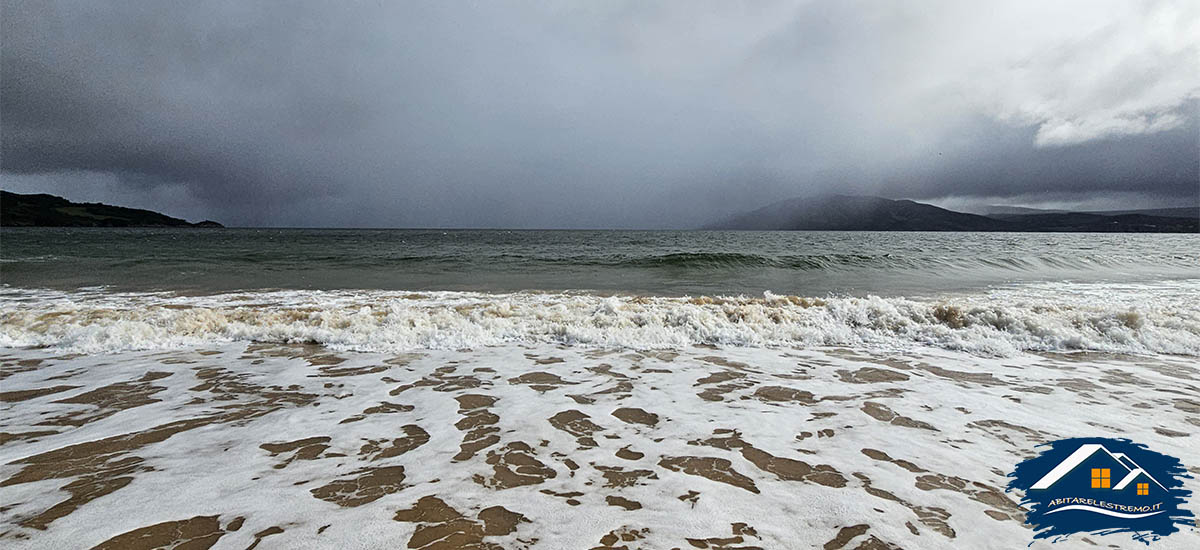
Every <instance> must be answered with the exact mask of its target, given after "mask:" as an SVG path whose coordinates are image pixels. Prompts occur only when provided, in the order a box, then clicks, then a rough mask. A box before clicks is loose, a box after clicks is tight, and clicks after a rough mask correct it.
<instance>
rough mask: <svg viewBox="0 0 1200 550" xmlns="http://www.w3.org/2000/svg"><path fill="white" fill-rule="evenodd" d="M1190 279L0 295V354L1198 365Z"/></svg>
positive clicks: (1199, 311) (1197, 286)
mask: <svg viewBox="0 0 1200 550" xmlns="http://www.w3.org/2000/svg"><path fill="white" fill-rule="evenodd" d="M1196 296H1200V280H1184V281H1168V282H1162V283H1155V284H1154V285H1138V286H1136V288H1135V287H1134V286H1132V285H1119V286H1118V285H1105V284H1070V283H1053V284H1040V285H1024V286H1021V287H1013V288H1005V289H997V290H993V291H990V292H986V293H977V294H964V295H952V296H951V295H947V296H941V297H937V298H908V297H879V296H866V297H849V296H827V297H799V296H783V295H775V294H772V293H769V292H767V293H764V295H763V296H761V297H747V296H719V297H707V296H701V297H656V296H599V295H593V294H573V293H507V294H488V293H476V292H427V293H419V294H418V293H404V292H389V291H282V290H280V291H256V292H243V293H232V294H220V295H210V296H179V295H174V294H169V293H112V292H106V291H104V290H103V289H85V290H80V291H72V292H62V291H51V290H30V289H16V288H3V289H0V346H4V347H52V348H59V349H63V350H68V351H74V352H83V353H97V352H115V351H126V350H144V349H178V348H186V347H195V346H202V345H206V344H213V343H223V342H235V341H253V342H308V343H317V344H323V345H326V346H329V347H330V348H332V349H338V350H355V351H378V352H395V351H406V350H420V349H467V348H477V347H482V346H493V345H502V344H510V343H528V344H547V343H549V344H560V345H585V346H598V347H609V348H613V347H615V348H631V349H661V348H680V347H687V346H693V345H697V344H707V345H717V346H730V347H820V346H840V347H868V348H879V349H911V348H915V347H935V348H943V349H949V350H957V351H965V352H968V353H973V354H977V355H992V356H1006V355H1013V354H1016V353H1020V352H1024V351H1099V352H1113V353H1131V354H1180V355H1200V299H1197V298H1196Z"/></svg>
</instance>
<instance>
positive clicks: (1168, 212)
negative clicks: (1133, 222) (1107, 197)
mask: <svg viewBox="0 0 1200 550" xmlns="http://www.w3.org/2000/svg"><path fill="white" fill-rule="evenodd" d="M1084 213H1085V214H1099V215H1101V216H1121V215H1124V214H1145V215H1147V216H1165V217H1168V218H1200V206H1181V207H1178V208H1144V209H1141V210H1103V211H1100V212H1084Z"/></svg>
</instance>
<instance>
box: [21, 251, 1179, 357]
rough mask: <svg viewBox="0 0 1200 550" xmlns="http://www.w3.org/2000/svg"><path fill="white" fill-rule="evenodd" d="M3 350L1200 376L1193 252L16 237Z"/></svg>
mask: <svg viewBox="0 0 1200 550" xmlns="http://www.w3.org/2000/svg"><path fill="white" fill-rule="evenodd" d="M0 235H2V237H3V239H2V240H3V247H2V250H0V259H2V263H0V278H2V279H3V280H2V282H3V287H0V345H3V346H9V347H30V346H40V347H46V346H49V347H61V348H64V349H72V350H76V351H87V352H100V351H120V350H136V349H158V348H172V347H181V346H183V347H186V346H195V345H200V344H203V343H206V342H228V341H247V342H307V343H317V344H325V345H329V346H333V347H334V348H336V349H343V350H359V351H405V350H419V349H455V348H465V347H473V346H487V345H498V344H503V343H506V342H517V343H521V342H530V343H557V344H583V345H594V346H602V347H629V348H632V349H652V348H668V347H675V346H686V345H694V344H708V345H729V346H750V347H763V346H766V347H770V346H808V347H811V346H852V347H854V346H873V347H880V348H889V347H890V348H896V349H905V348H908V347H911V346H914V345H922V346H932V347H939V348H944V349H954V350H964V351H968V352H971V353H980V354H990V355H1007V354H1013V353H1016V352H1020V351H1104V352H1119V353H1151V354H1152V353H1169V354H1184V355H1200V238H1198V237H1197V236H1196V235H1138V234H1119V235H1091V234H980V233H847V232H830V233H826V232H703V231H408V230H395V231H377V230H254V229H231V230H211V231H210V230H204V231H188V230H182V231H181V230H158V229H131V230H90V229H24V230H4V232H3V233H2V234H0Z"/></svg>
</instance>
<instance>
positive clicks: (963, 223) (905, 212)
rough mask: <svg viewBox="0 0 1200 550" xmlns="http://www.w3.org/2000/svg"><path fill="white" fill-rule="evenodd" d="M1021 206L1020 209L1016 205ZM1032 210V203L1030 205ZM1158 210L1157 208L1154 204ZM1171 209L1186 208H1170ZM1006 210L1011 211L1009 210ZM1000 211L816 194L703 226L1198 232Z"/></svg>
mask: <svg viewBox="0 0 1200 550" xmlns="http://www.w3.org/2000/svg"><path fill="white" fill-rule="evenodd" d="M1018 210H1024V209H1018ZM1030 210H1033V209H1030ZM1159 211H1162V210H1159ZM1169 211H1170V212H1174V211H1179V212H1189V210H1188V209H1186V208H1185V209H1171V210H1169ZM1010 212H1011V211H1010ZM1126 212H1130V213H1121V212H1120V211H1117V212H1104V213H1097V212H1065V211H1046V212H1038V211H1036V210H1035V211H1034V212H1033V213H1005V214H999V215H992V216H985V215H982V214H969V213H966V212H958V211H954V210H949V209H946V208H942V207H939V206H934V205H931V204H926V203H921V202H916V201H912V200H908V199H886V198H882V197H872V196H862V195H817V196H811V197H797V198H792V199H785V200H781V201H778V202H775V203H772V204H769V205H767V206H764V207H762V208H758V209H756V210H752V211H749V212H745V213H743V214H738V215H734V216H730V217H728V218H726V219H724V220H722V221H719V222H716V223H713V224H709V225H707V226H704V227H703V229H717V230H765V231H988V232H1088V233H1091V232H1152V233H1197V232H1200V218H1193V217H1176V216H1157V215H1150V214H1145V213H1140V212H1139V211H1126Z"/></svg>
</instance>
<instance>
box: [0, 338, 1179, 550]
mask: <svg viewBox="0 0 1200 550" xmlns="http://www.w3.org/2000/svg"><path fill="white" fill-rule="evenodd" d="M2 361H3V362H2V363H0V368H2V369H3V370H2V371H0V372H2V373H3V374H2V376H3V390H4V391H3V392H2V393H0V399H3V402H2V405H0V411H2V413H0V423H2V424H3V426H4V429H3V434H2V439H0V444H2V445H0V495H2V496H0V501H2V502H4V506H3V507H0V524H2V525H3V528H2V531H0V540H3V543H4V545H5V546H6V547H8V548H15V549H23V548H31V549H32V548H93V547H94V548H153V547H159V546H167V547H175V548H210V547H211V548H247V547H258V548H326V547H331V546H337V547H342V548H377V547H380V546H383V545H386V546H407V547H409V548H421V549H427V550H433V549H444V548H631V549H632V548H756V547H757V548H808V547H822V548H826V549H836V548H861V549H873V548H897V547H900V548H1020V547H1024V546H1025V545H1026V544H1028V543H1029V541H1030V540H1031V536H1032V531H1031V530H1030V529H1029V528H1028V527H1026V526H1024V525H1023V524H1022V519H1023V515H1022V509H1021V508H1020V506H1019V505H1018V502H1019V501H1020V498H1019V495H1017V494H1014V493H1006V492H1005V491H1004V487H1005V485H1006V483H1007V479H1006V474H1007V473H1008V472H1009V471H1011V469H1012V467H1013V465H1014V464H1016V463H1017V462H1019V461H1021V460H1022V459H1024V458H1028V457H1030V456H1032V455H1033V454H1034V453H1035V452H1036V451H1035V446H1036V445H1037V444H1039V443H1042V442H1045V441H1048V440H1053V439H1058V438H1062V437H1066V436H1072V435H1075V434H1079V433H1096V434H1113V435H1119V436H1123V437H1131V438H1133V439H1135V440H1137V441H1140V442H1144V443H1147V444H1149V445H1151V446H1152V447H1153V448H1155V449H1158V450H1160V451H1161V452H1164V453H1168V454H1172V455H1175V456H1180V457H1185V460H1186V459H1187V458H1192V457H1195V456H1196V453H1195V449H1196V442H1195V441H1194V439H1195V437H1194V435H1193V432H1194V431H1195V429H1196V427H1197V426H1200V368H1198V367H1197V366H1196V365H1195V362H1194V361H1192V360H1191V359H1190V358H1171V357H1158V358H1145V357H1139V358H1131V357H1126V356H1118V355H1102V354H1042V355H1032V354H1026V355H1022V356H1020V357H1011V358H981V357H977V356H971V355H967V354H964V353H961V352H952V351H946V350H937V349H928V350H924V351H921V352H911V353H902V354H872V353H869V352H863V351H850V350H847V349H838V348H825V349H803V350H802V349H735V348H730V349H718V348H716V347H713V346H693V347H691V348H690V349H686V350H680V351H645V352H636V351H628V350H603V349H588V348H583V347H563V346H553V345H542V346H536V345H534V346H525V345H508V346H498V347H491V348H485V349H481V350H475V351H427V352H420V353H406V354H381V353H361V352H332V351H330V350H328V349H326V348H324V347H321V346H313V345H280V344H246V343H232V344H227V345H222V346H214V347H209V348H205V349H195V350H186V351H168V352H162V351H147V352H125V353H116V354H107V355H94V356H78V355H75V356H70V355H68V356H64V355H62V354H56V353H53V352H49V351H36V350H8V351H6V352H5V353H4V355H3V357H2ZM1066 411H1070V414H1065V413H1066ZM1190 465H1191V472H1192V473H1193V474H1200V470H1198V469H1197V468H1196V466H1195V464H1194V463H1193V464H1190ZM1188 484H1189V485H1188V487H1189V488H1191V489H1192V490H1196V489H1198V488H1200V486H1198V484H1197V482H1196V481H1195V479H1194V478H1193V479H1192V480H1189V481H1188ZM1197 543H1200V533H1197V532H1196V531H1195V530H1192V531H1190V532H1183V533H1177V534H1175V535H1173V536H1171V537H1169V538H1164V539H1162V540H1160V541H1159V542H1158V543H1156V547H1162V548H1192V547H1195V545H1196V544H1197ZM1093 544H1102V545H1109V544H1115V545H1118V546H1121V547H1135V546H1134V545H1136V546H1142V545H1141V543H1137V542H1134V541H1133V540H1131V539H1125V538H1123V539H1118V537H1104V538H1103V540H1101V541H1097V540H1093V539H1089V538H1088V537H1086V536H1076V537H1073V538H1072V539H1069V540H1067V541H1065V542H1060V543H1058V544H1054V545H1050V544H1049V543H1048V542H1046V541H1044V540H1042V541H1039V542H1037V543H1035V544H1034V545H1033V546H1032V547H1033V548H1050V547H1053V548H1085V547H1091V546H1092V545H1093ZM255 545H257V546H255Z"/></svg>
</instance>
